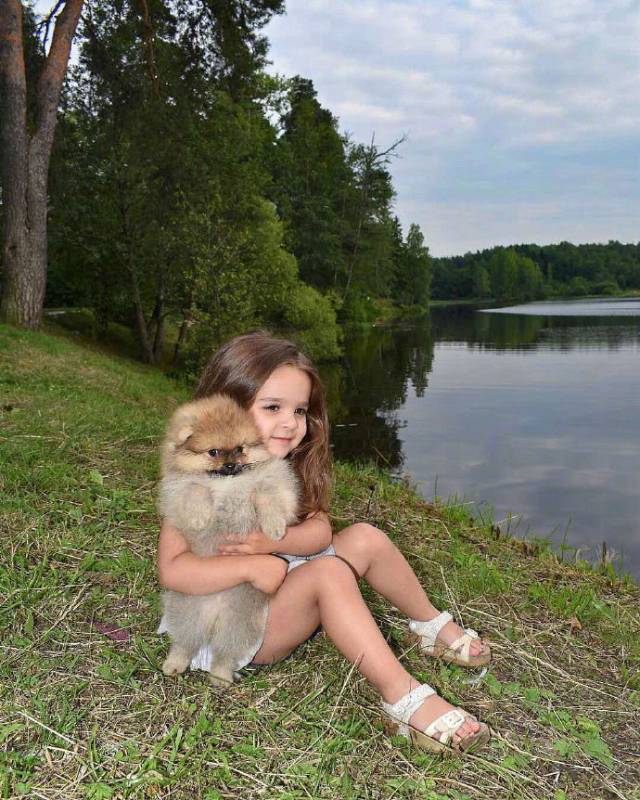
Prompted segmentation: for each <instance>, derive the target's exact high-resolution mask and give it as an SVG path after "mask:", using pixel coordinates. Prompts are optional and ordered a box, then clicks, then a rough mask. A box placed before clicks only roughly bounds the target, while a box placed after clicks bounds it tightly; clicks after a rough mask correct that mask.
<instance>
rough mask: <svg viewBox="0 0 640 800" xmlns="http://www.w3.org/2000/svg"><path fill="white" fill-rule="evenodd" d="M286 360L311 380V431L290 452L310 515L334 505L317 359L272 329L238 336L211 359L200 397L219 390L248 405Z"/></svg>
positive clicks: (199, 388)
mask: <svg viewBox="0 0 640 800" xmlns="http://www.w3.org/2000/svg"><path fill="white" fill-rule="evenodd" d="M284 366H290V367H297V369H300V370H302V371H303V372H305V373H306V374H307V375H308V376H309V378H310V380H311V394H310V396H309V408H308V410H307V433H306V435H305V437H304V439H303V440H302V442H300V444H299V445H298V446H297V447H296V448H295V450H294V451H293V452H292V453H291V460H292V462H293V465H294V467H295V469H296V472H297V473H298V475H299V476H300V480H301V482H302V492H303V508H302V510H301V516H306V515H307V514H311V513H314V512H315V511H328V510H329V491H330V485H331V477H330V473H331V458H330V455H329V422H328V419H327V409H326V403H325V398H324V391H323V389H322V384H321V382H320V377H319V375H318V373H317V371H316V368H315V367H314V365H313V362H312V361H311V360H310V359H309V358H307V356H306V355H305V354H304V353H303V352H302V351H301V350H299V349H298V347H297V346H296V345H295V344H294V343H293V342H290V341H288V340H286V339H278V338H277V337H275V336H273V335H272V334H270V333H269V332H268V331H252V332H251V333H246V334H244V335H242V336H235V337H234V338H233V339H229V341H228V342H225V344H223V345H222V347H220V349H219V350H217V351H216V352H215V353H214V354H213V356H212V357H211V358H210V359H209V362H208V364H207V366H206V367H205V368H204V372H203V373H202V376H201V378H200V381H199V383H198V386H197V388H196V392H195V397H196V399H199V398H201V397H208V396H209V395H211V394H216V393H218V392H220V393H222V394H228V395H229V396H230V397H233V399H234V400H236V401H237V402H238V403H240V405H241V406H242V407H243V408H246V409H248V408H250V407H251V405H252V404H253V401H254V400H255V397H256V394H257V393H258V389H259V388H260V387H261V386H262V385H263V384H264V382H265V381H266V380H267V378H268V377H269V376H270V375H271V373H272V372H273V371H274V370H275V369H278V367H284Z"/></svg>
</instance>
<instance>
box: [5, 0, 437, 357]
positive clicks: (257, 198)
mask: <svg viewBox="0 0 640 800" xmlns="http://www.w3.org/2000/svg"><path fill="white" fill-rule="evenodd" d="M19 5H20V4H18V6H19ZM60 5H61V4H60V3H58V6H60ZM76 5H78V3H77V2H76ZM80 5H81V6H82V11H81V15H80V16H79V21H78V28H77V34H76V45H77V58H75V59H74V58H72V59H71V60H70V64H69V67H68V69H67V72H66V77H65V80H64V84H63V85H62V89H61V94H60V103H59V110H58V115H57V127H56V132H55V139H54V142H53V147H52V151H51V163H50V171H49V184H48V208H47V244H48V253H47V262H46V268H47V278H46V295H45V298H44V305H45V306H46V307H48V308H60V307H63V308H82V309H88V310H90V312H91V314H92V320H93V330H94V334H95V335H96V336H97V337H101V336H104V335H106V333H107V332H108V330H109V328H110V326H113V325H120V326H126V327H128V328H129V329H130V330H131V331H132V332H133V335H134V336H135V339H136V341H137V345H138V348H139V352H140V355H141V356H142V358H143V359H144V360H145V361H147V362H150V363H166V362H167V361H169V362H170V363H171V364H173V365H174V366H176V367H178V366H179V367H181V368H185V369H197V368H198V366H199V364H200V363H201V362H202V359H203V358H206V355H207V354H208V353H209V352H210V351H211V348H212V346H214V345H215V344H216V343H217V342H219V341H220V340H222V339H224V338H226V337H228V336H229V335H232V334H234V333H236V332H238V331H241V330H246V329H247V328H250V327H256V326H268V327H270V328H272V329H274V330H277V331H280V332H284V333H287V334H291V335H293V336H295V337H297V338H298V339H299V340H301V341H302V343H303V345H304V346H305V347H306V348H307V350H309V351H310V352H311V354H312V355H313V356H315V357H316V358H332V357H335V356H336V355H337V354H338V353H339V341H340V330H341V328H340V324H341V323H345V322H362V321H367V320H370V319H374V318H376V317H378V316H379V315H380V313H381V309H384V307H385V305H386V306H387V307H393V308H399V307H412V308H414V309H418V310H424V309H426V307H427V304H428V297H429V281H430V267H431V261H430V258H429V254H428V250H427V247H426V246H425V244H424V238H423V235H422V233H421V231H420V229H419V227H418V226H417V225H410V226H409V228H408V231H407V232H406V234H405V233H404V232H403V231H402V229H401V226H400V223H399V221H398V219H397V217H395V216H394V214H393V200H394V188H393V184H392V179H391V174H390V171H389V165H390V162H391V159H392V158H394V156H395V154H396V151H397V149H398V147H399V146H400V145H401V141H400V140H399V141H397V142H391V143H387V144H386V145H385V146H384V147H382V146H379V145H378V143H376V141H375V138H374V137H373V136H372V138H371V140H370V141H369V142H368V143H366V144H363V143H360V142H357V141H354V140H353V139H352V138H351V137H350V136H349V135H347V134H346V133H344V132H342V131H341V130H340V128H339V122H338V120H337V119H336V117H335V116H334V115H333V114H332V113H331V112H330V111H329V110H328V109H326V108H324V107H323V106H322V105H321V104H320V102H319V101H318V99H317V94H316V91H315V88H314V86H313V83H312V81H311V80H309V79H307V78H303V77H300V76H293V77H273V76H270V75H268V74H267V72H266V70H265V68H266V66H267V63H268V62H267V54H268V42H267V40H266V38H265V37H264V36H263V35H262V34H261V29H262V28H263V27H264V25H265V24H266V23H267V22H268V20H269V19H270V18H271V17H272V16H273V15H274V14H279V13H282V12H283V10H284V3H283V2H282V0H254V1H252V2H244V1H242V2H241V1H240V0H237V2H225V3H219V2H212V1H211V0H193V1H187V0H157V2H153V3H151V2H149V3H147V2H134V0H123V1H122V2H120V1H118V2H115V1H114V2H107V3H105V2H97V1H96V0H86V2H84V3H80ZM23 11H24V13H23V20H22V21H23V27H22V37H23V43H24V56H25V65H26V66H25V72H26V76H27V80H26V94H27V104H26V117H27V131H28V132H29V131H34V130H35V131H36V134H37V127H38V109H37V104H38V95H37V86H38V75H40V74H43V71H44V68H45V67H46V62H47V58H46V55H45V53H46V51H45V41H46V37H47V34H48V33H49V25H50V24H52V22H53V20H48V21H47V20H46V19H39V18H37V17H36V16H35V15H34V13H33V11H32V10H31V9H30V8H29V7H23ZM4 13H5V12H4V11H3V14H4ZM54 41H55V35H54ZM5 84H6V85H8V82H5ZM4 97H5V103H8V101H7V97H8V95H7V94H6V93H5V95H4ZM4 116H5V125H4V127H5V140H4V141H5V145H6V136H7V131H8V129H9V127H10V118H9V115H4ZM36 134H33V139H35V136H36ZM7 147H8V145H7ZM7 147H5V155H6V150H7ZM8 174H9V173H7V171H6V170H4V171H3V176H4V177H3V180H4V181H5V183H6V185H7V188H8V187H9V182H8V179H7V177H6V176H7V175H8ZM7 195H8V192H5V193H4V194H3V197H6V196H7ZM7 252H8V251H7V248H6V247H5V248H4V253H5V261H6V260H7ZM5 272H7V270H6V269H5ZM5 278H6V275H5ZM6 283H7V281H6V280H5V284H6ZM7 306H8V303H6V304H5V313H4V314H3V317H4V318H5V319H7V317H9V321H11V317H10V315H8V314H7V313H6V308H7Z"/></svg>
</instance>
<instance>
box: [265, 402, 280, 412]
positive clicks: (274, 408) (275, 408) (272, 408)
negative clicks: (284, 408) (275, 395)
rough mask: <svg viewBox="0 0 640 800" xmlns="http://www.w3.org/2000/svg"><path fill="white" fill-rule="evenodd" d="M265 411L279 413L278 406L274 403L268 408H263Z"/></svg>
mask: <svg viewBox="0 0 640 800" xmlns="http://www.w3.org/2000/svg"><path fill="white" fill-rule="evenodd" d="M264 408H265V411H280V406H279V405H277V404H276V403H272V404H271V405H270V406H265V407H264Z"/></svg>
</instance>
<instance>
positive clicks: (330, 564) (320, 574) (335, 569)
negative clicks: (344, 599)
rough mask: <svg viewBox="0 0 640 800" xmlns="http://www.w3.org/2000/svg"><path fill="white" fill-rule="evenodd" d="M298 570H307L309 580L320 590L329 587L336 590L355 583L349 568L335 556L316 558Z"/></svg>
mask: <svg viewBox="0 0 640 800" xmlns="http://www.w3.org/2000/svg"><path fill="white" fill-rule="evenodd" d="M298 569H305V570H307V577H308V579H309V580H310V581H313V582H314V583H315V585H316V587H317V588H319V589H324V588H327V587H329V588H333V589H335V588H337V587H338V586H341V585H345V584H348V585H350V584H354V583H355V577H354V575H353V572H352V571H351V569H350V568H349V566H348V565H347V564H345V562H344V561H342V559H340V558H336V557H335V556H322V557H321V558H314V559H313V560H312V561H309V562H308V563H307V564H305V565H304V567H298Z"/></svg>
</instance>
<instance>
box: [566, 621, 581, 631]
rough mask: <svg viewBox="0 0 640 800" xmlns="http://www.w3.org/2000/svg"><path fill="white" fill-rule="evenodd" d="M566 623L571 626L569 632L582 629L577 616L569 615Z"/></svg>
mask: <svg viewBox="0 0 640 800" xmlns="http://www.w3.org/2000/svg"><path fill="white" fill-rule="evenodd" d="M567 624H568V625H569V627H570V628H571V633H574V632H575V631H581V630H582V625H581V624H580V620H579V619H578V618H577V617H571V619H570V620H567Z"/></svg>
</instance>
